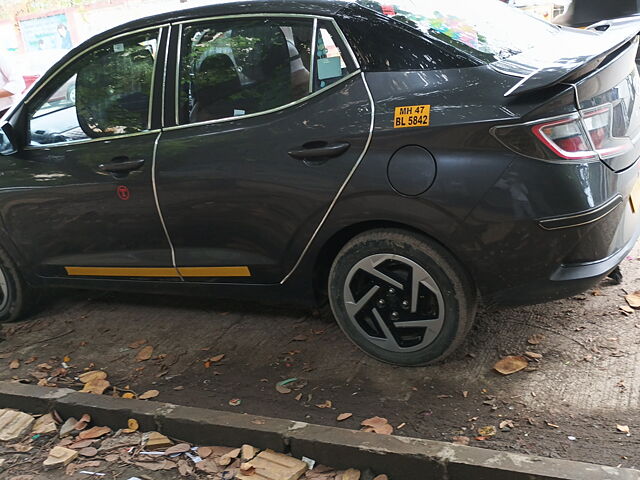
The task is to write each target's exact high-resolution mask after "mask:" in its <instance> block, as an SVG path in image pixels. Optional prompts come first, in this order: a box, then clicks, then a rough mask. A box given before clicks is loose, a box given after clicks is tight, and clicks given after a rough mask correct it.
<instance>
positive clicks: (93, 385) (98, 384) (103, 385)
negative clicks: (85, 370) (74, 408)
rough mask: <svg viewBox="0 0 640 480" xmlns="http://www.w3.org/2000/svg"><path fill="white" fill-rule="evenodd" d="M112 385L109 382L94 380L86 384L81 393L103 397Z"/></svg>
mask: <svg viewBox="0 0 640 480" xmlns="http://www.w3.org/2000/svg"><path fill="white" fill-rule="evenodd" d="M110 386H111V384H110V383H109V380H93V381H91V382H87V383H85V384H84V387H83V388H82V390H80V391H81V392H84V393H94V394H96V395H102V394H103V393H104V391H105V390H106V389H107V388H109V387H110Z"/></svg>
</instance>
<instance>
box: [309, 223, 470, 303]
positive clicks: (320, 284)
mask: <svg viewBox="0 0 640 480" xmlns="http://www.w3.org/2000/svg"><path fill="white" fill-rule="evenodd" d="M380 229H396V230H402V231H405V232H407V233H413V234H416V235H420V236H423V237H427V238H428V239H429V240H431V241H433V242H436V243H438V244H439V245H440V246H441V247H442V248H444V249H445V250H447V251H448V252H449V253H450V254H451V255H452V256H453V257H454V258H455V259H456V260H457V261H458V263H459V264H460V266H461V267H462V268H463V269H464V271H465V273H466V274H467V276H468V278H469V281H471V282H472V284H473V286H474V288H475V289H476V292H477V291H478V289H477V284H476V280H475V277H474V275H473V273H472V271H471V270H470V269H469V266H468V265H467V264H466V263H465V262H464V261H463V260H462V258H461V257H460V256H459V255H457V254H456V253H455V252H454V251H452V250H451V249H450V248H448V247H447V246H446V244H445V243H443V242H442V241H441V240H439V239H437V238H435V237H434V236H433V235H431V234H429V233H428V232H425V231H424V230H422V229H420V228H417V227H415V226H412V225H409V224H406V223H402V222H394V221H390V220H367V221H363V222H359V223H354V224H352V225H348V226H346V227H343V228H342V229H340V230H338V231H336V232H334V233H333V235H331V236H330V237H329V238H328V239H327V240H326V241H325V242H324V243H323V244H322V246H321V247H320V248H319V249H318V250H317V252H316V254H315V256H314V258H313V260H312V272H313V273H312V275H313V278H312V285H313V293H314V296H315V300H316V302H317V304H318V305H323V304H325V303H326V300H327V280H328V278H329V271H330V270H331V266H332V265H333V262H334V260H335V258H336V256H337V255H338V253H339V252H340V250H342V248H343V247H344V246H345V245H346V244H347V243H348V242H349V241H350V240H351V239H353V238H355V237H356V236H358V235H360V234H362V233H365V232H368V231H372V230H380Z"/></svg>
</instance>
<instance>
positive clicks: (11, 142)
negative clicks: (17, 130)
mask: <svg viewBox="0 0 640 480" xmlns="http://www.w3.org/2000/svg"><path fill="white" fill-rule="evenodd" d="M16 144H17V143H16V138H15V134H14V131H13V126H12V125H11V124H10V123H9V122H4V123H3V124H2V126H0V155H13V154H14V153H16V152H17V151H18V148H17V147H16Z"/></svg>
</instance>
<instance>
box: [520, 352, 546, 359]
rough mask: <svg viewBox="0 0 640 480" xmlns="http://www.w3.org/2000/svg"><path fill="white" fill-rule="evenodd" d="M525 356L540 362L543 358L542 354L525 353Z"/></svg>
mask: <svg viewBox="0 0 640 480" xmlns="http://www.w3.org/2000/svg"><path fill="white" fill-rule="evenodd" d="M524 354H525V355H526V356H527V357H529V358H533V359H534V360H539V359H541V358H542V354H541V353H535V352H524Z"/></svg>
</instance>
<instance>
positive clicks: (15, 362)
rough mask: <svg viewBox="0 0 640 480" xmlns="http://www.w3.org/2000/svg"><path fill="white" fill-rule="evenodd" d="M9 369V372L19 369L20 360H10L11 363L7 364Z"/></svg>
mask: <svg viewBox="0 0 640 480" xmlns="http://www.w3.org/2000/svg"><path fill="white" fill-rule="evenodd" d="M9 368H10V369H11V370H15V369H16V368H20V360H18V359H17V358H16V359H15V360H11V363H9Z"/></svg>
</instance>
